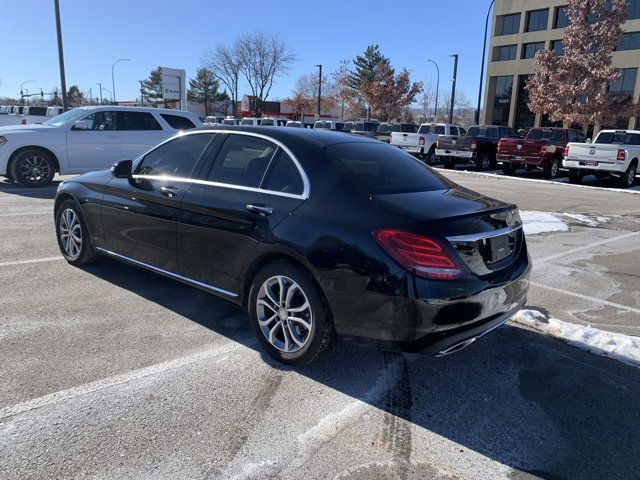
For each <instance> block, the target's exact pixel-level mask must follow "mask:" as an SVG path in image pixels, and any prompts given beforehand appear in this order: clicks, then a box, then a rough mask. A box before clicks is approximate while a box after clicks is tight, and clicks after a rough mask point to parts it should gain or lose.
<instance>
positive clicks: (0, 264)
mask: <svg viewBox="0 0 640 480" xmlns="http://www.w3.org/2000/svg"><path fill="white" fill-rule="evenodd" d="M54 260H64V257H60V256H58V257H44V258H32V259H31V260H16V261H15V262H0V267H11V266H13V265H28V264H29V263H42V262H53V261H54Z"/></svg>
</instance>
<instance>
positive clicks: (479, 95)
mask: <svg viewBox="0 0 640 480" xmlns="http://www.w3.org/2000/svg"><path fill="white" fill-rule="evenodd" d="M493 2H495V0H491V3H490V4H489V9H488V10H487V19H486V20H485V22H484V40H483V41H482V64H481V65H480V87H478V108H477V109H476V118H475V120H476V125H478V124H480V103H481V102H482V82H483V80H484V61H485V58H486V57H485V55H486V52H487V31H488V30H489V14H490V13H491V7H493Z"/></svg>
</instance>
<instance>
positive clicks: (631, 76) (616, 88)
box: [609, 68, 638, 94]
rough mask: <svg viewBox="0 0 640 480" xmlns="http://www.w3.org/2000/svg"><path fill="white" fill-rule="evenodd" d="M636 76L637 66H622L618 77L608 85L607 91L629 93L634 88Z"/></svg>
mask: <svg viewBox="0 0 640 480" xmlns="http://www.w3.org/2000/svg"><path fill="white" fill-rule="evenodd" d="M637 76H638V69H637V68H623V69H621V70H620V78H619V79H618V80H616V81H615V82H613V83H612V84H611V85H609V91H610V92H612V93H630V94H633V91H634V90H635V88H636V78H637Z"/></svg>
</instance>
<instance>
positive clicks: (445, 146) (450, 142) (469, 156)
mask: <svg viewBox="0 0 640 480" xmlns="http://www.w3.org/2000/svg"><path fill="white" fill-rule="evenodd" d="M501 138H520V137H519V136H518V134H517V133H516V132H515V131H514V130H513V129H512V128H509V127H502V126H499V125H476V126H473V127H469V130H468V131H467V134H466V135H464V136H460V135H457V136H456V135H453V136H450V135H440V137H439V138H438V142H437V145H436V155H438V157H439V158H440V159H441V160H442V165H444V167H445V168H454V167H455V166H456V165H457V164H458V163H466V164H469V163H470V164H473V165H475V167H476V170H478V171H483V170H489V169H490V168H495V166H496V154H497V150H498V142H499V141H500V139H501Z"/></svg>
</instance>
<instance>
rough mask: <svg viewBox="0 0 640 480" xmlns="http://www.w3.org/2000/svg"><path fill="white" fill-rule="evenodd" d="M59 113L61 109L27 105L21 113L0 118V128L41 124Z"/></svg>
mask: <svg viewBox="0 0 640 480" xmlns="http://www.w3.org/2000/svg"><path fill="white" fill-rule="evenodd" d="M58 109H59V110H58ZM60 113H62V107H38V106H34V105H27V106H24V107H22V113H19V114H18V113H16V114H12V115H4V116H2V117H0V126H1V127H6V126H8V125H27V124H30V123H43V122H46V121H47V120H49V119H50V118H52V117H55V116H57V115H59V114H60Z"/></svg>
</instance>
